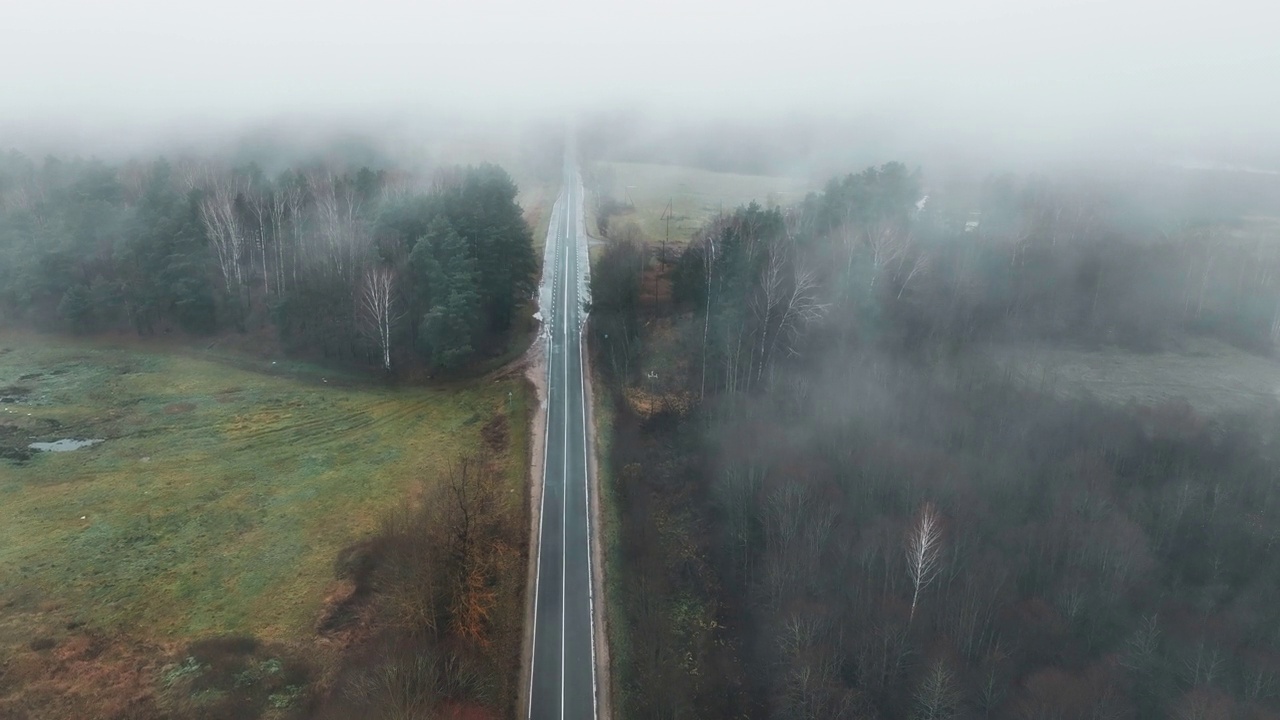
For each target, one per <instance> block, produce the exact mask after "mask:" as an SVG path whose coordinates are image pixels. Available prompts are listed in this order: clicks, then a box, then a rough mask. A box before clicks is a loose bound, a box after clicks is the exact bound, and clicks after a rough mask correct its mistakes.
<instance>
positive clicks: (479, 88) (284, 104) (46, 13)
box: [0, 0, 1280, 139]
mask: <svg viewBox="0 0 1280 720" xmlns="http://www.w3.org/2000/svg"><path fill="white" fill-rule="evenodd" d="M1273 4H1274V3H1273V2H1270V1H1269V0H1248V1H1246V0H1217V1H1210V0H1202V1H1199V2H1187V1H1184V0H1110V1H1106V2H1093V1H1085V0H882V1H880V2H864V1H862V0H845V1H843V2H815V1H813V0H771V1H768V2H762V1H761V0H735V1H733V2H728V1H721V0H692V1H691V0H630V1H628V2H624V3H614V2H602V1H596V2H586V1H585V0H552V1H551V2H513V1H511V0H501V1H494V0H489V1H485V0H478V1H477V0H457V1H454V2H438V1H433V0H419V1H417V2H410V1H407V0H363V1H359V2H357V1H355V0H306V1H303V0H297V1H289V2H286V1H285V0H201V1H200V2H184V1H182V0H112V1H106V0H0V6H2V12H0V27H2V34H0V38H2V40H0V119H3V120H5V121H7V122H8V123H9V124H10V125H12V124H13V123H14V122H22V121H26V120H36V121H40V122H44V121H46V120H47V119H49V118H56V119H67V118H75V119H76V120H77V121H81V122H88V123H103V124H107V123H120V122H127V123H169V122H174V121H181V120H183V119H186V118H196V117H199V118H205V119H216V120H223V119H231V120H246V119H258V118H263V117H266V116H271V115H278V114H281V113H288V114H290V115H295V116H296V115H300V114H301V115H304V116H305V115H307V114H311V113H314V114H324V113H329V114H333V113H353V112H354V113H363V112H366V111H368V112H371V113H385V112H388V111H403V110H425V111H431V112H442V111H447V112H455V113H456V112H463V113H469V112H484V113H487V114H489V115H497V114H505V113H512V112H518V111H533V112H551V111H558V110H560V109H564V108H575V107H584V106H586V107H591V106H596V105H600V104H608V103H619V102H642V103H645V104H649V105H652V106H654V107H656V108H661V109H666V110H668V111H670V110H672V109H676V108H680V109H687V111H689V112H692V113H717V112H718V113H731V112H739V113H741V112H751V113H771V114H786V113H791V112H807V113H823V112H839V113H855V114H856V113H868V112H875V113H881V114H885V115H895V114H898V115H903V116H910V117H911V118H912V119H913V120H916V121H919V122H922V123H924V124H926V125H931V126H945V125H954V126H956V127H960V128H965V129H971V128H980V127H986V128H990V129H991V131H992V132H994V133H1004V132H1008V133H1015V134H1020V135H1028V134H1031V135H1034V136H1043V137H1045V138H1046V139H1054V138H1057V137H1078V136H1080V135H1087V134H1088V133H1092V132H1098V131H1102V130H1114V129H1117V128H1121V129H1129V128H1140V129H1142V131H1143V132H1147V131H1149V132H1150V133H1152V134H1153V135H1158V136H1161V137H1168V138H1181V137H1185V138H1196V137H1211V138H1219V139H1220V138H1222V137H1229V136H1244V135H1253V134H1266V133H1268V132H1274V131H1275V129H1276V128H1280V39H1277V35H1276V32H1277V31H1276V28H1277V27H1278V26H1280V10H1276V9H1273V8H1272V5H1273Z"/></svg>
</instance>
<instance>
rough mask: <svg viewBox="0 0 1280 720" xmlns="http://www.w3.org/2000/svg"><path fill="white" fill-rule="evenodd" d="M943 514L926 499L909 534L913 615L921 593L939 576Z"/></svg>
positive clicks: (908, 566)
mask: <svg viewBox="0 0 1280 720" xmlns="http://www.w3.org/2000/svg"><path fill="white" fill-rule="evenodd" d="M941 558H942V516H941V515H939V514H938V511H937V509H936V508H934V507H933V503H925V505H924V507H923V508H921V509H920V514H919V515H918V516H917V517H916V521H915V524H913V525H912V526H911V531H910V532H909V533H908V535H907V571H908V572H909V573H910V574H911V586H912V590H911V615H910V618H909V619H908V622H911V621H912V620H914V619H915V616H916V607H917V606H918V605H919V604H920V593H921V592H923V591H924V590H925V589H926V588H928V587H929V584H930V583H932V582H933V581H934V579H935V578H936V577H938V571H939V570H941V567H942V563H941Z"/></svg>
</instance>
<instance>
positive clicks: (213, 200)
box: [200, 174, 245, 303]
mask: <svg viewBox="0 0 1280 720" xmlns="http://www.w3.org/2000/svg"><path fill="white" fill-rule="evenodd" d="M240 190H241V185H240V183H239V182H238V181H237V180H236V179H235V178H234V177H232V176H231V175H229V174H223V175H213V174H210V178H209V186H208V189H207V191H206V193H205V196H204V198H203V199H202V200H201V202H200V221H201V222H202V223H203V224H204V228H205V233H206V234H207V235H208V237H209V242H210V243H212V244H213V247H214V251H215V253H216V254H217V256H218V268H219V270H221V272H222V281H223V284H224V285H225V286H226V289H227V294H228V295H230V296H231V297H233V298H235V299H236V302H237V303H239V302H240V299H241V295H242V290H243V288H244V275H243V272H242V271H241V268H240V257H241V255H242V254H243V253H244V245H245V229H244V226H243V223H241V221H240V217H239V214H238V213H237V212H236V197H237V196H238V195H239V194H240Z"/></svg>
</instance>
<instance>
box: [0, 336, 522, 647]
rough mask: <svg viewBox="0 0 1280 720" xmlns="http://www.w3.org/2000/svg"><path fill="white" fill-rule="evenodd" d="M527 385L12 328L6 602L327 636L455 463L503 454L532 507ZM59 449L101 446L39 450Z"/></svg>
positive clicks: (187, 626)
mask: <svg viewBox="0 0 1280 720" xmlns="http://www.w3.org/2000/svg"><path fill="white" fill-rule="evenodd" d="M525 392H526V391H525V386H524V384H523V383H522V381H521V380H520V379H519V378H518V377H509V378H508V377H504V378H499V379H494V378H492V377H490V378H486V379H478V380H473V381H468V382H464V383H455V384H450V385H448V386H445V387H435V388H423V387H391V386H381V385H377V384H369V383H363V384H362V383H360V382H357V381H355V380H353V379H352V378H349V377H343V376H339V375H336V374H331V373H328V372H327V371H324V370H320V369H317V368H308V367H306V366H302V365H298V364H286V363H284V362H280V363H279V364H278V365H273V364H272V363H271V362H269V361H265V360H243V359H242V360H239V361H236V362H230V361H229V360H228V358H211V357H208V356H204V355H202V354H200V353H196V352H190V351H188V352H174V351H171V350H170V351H157V350H149V349H146V348H143V349H139V347H138V346H129V345H127V344H110V343H106V342H101V341H76V340H66V339H55V338H49V337H45V336H41V335H33V334H16V333H11V332H0V401H2V402H0V607H3V606H4V602H3V601H4V600H6V598H7V599H8V601H10V602H13V601H14V600H15V598H16V599H19V600H20V601H22V602H23V604H25V605H36V604H38V605H39V606H41V607H42V608H46V609H48V610H51V611H55V612H57V613H59V614H63V615H65V616H67V617H68V618H70V619H73V620H74V621H78V622H82V623H85V624H86V625H87V626H89V627H91V628H97V629H100V630H102V631H106V632H125V633H129V634H131V635H141V636H147V637H151V638H154V639H157V640H165V639H173V640H181V639H184V638H191V637H204V636H212V635H221V634H228V633H246V634H252V635H255V636H257V637H259V638H262V639H266V640H284V639H290V638H298V637H301V636H305V635H308V634H312V633H314V627H315V623H316V620H317V618H318V616H319V615H320V614H321V612H322V610H323V605H324V602H325V597H326V594H327V593H328V592H329V591H330V589H331V588H332V585H333V583H334V577H335V575H334V563H335V558H336V557H337V556H338V555H339V553H340V552H341V550H342V549H343V548H344V547H346V546H348V545H350V544H352V543H353V542H356V541H358V540H360V539H361V538H363V537H366V536H368V535H369V534H370V533H371V532H372V531H373V530H374V529H375V528H376V525H377V522H378V518H379V517H380V515H381V514H382V513H383V512H384V511H385V510H386V509H387V508H389V507H391V506H393V505H396V504H400V503H404V502H407V501H408V500H409V499H410V498H411V497H412V495H413V493H414V489H415V488H420V487H421V481H422V480H423V479H430V478H432V477H436V476H437V475H438V473H439V471H441V470H442V469H443V468H444V467H445V466H446V465H447V464H448V463H449V462H451V461H453V460H455V459H457V458H458V457H459V456H461V455H463V454H473V455H478V456H485V457H489V458H491V459H495V460H496V461H497V462H499V463H500V464H501V466H502V467H505V468H506V470H507V472H508V473H509V477H510V478H511V480H512V488H511V493H512V497H513V501H514V499H515V498H520V497H522V496H521V495H520V494H519V490H518V488H520V487H522V484H521V483H522V481H523V477H524V473H525V468H524V462H525V457H524V455H525V452H524V443H525V438H526V436H527V432H526V427H525V418H526V407H525V403H526V402H527V398H526V394H525ZM497 416H504V417H505V418H506V419H508V421H509V426H508V427H507V428H506V430H507V432H504V433H499V435H501V436H502V437H503V438H504V440H503V441H502V442H501V443H500V444H495V443H494V442H493V436H494V433H493V432H492V428H493V427H494V425H495V424H501V423H502V422H503V420H502V419H501V418H499V419H497V420H495V417H497ZM487 425H488V426H489V428H490V431H489V432H485V433H482V430H484V428H485V427H486V426H487ZM485 436H489V440H486V439H485ZM62 438H84V439H101V440H102V441H103V442H101V443H99V444H97V445H94V446H92V447H88V448H84V449H81V450H76V451H72V452H62V453H53V452H43V453H34V454H28V452H27V446H28V445H29V443H31V442H36V441H54V440H58V439H62ZM506 438H509V441H507V440H505V439H506ZM2 612H3V611H2V610H0V613H2Z"/></svg>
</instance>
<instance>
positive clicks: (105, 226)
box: [0, 153, 536, 371]
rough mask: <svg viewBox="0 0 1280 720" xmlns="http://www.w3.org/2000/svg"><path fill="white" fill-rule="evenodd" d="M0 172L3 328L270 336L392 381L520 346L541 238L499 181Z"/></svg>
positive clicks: (185, 167)
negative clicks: (51, 325) (513, 338)
mask: <svg viewBox="0 0 1280 720" xmlns="http://www.w3.org/2000/svg"><path fill="white" fill-rule="evenodd" d="M420 188H422V184H421V183H420V182H419V181H417V180H416V179H415V178H414V177H413V176H411V175H410V174H408V173H406V172H404V171H401V170H397V169H394V168H389V169H388V168H384V169H378V170H374V169H370V168H367V167H362V168H358V169H357V168H338V167H332V166H329V165H325V164H320V163H317V164H314V165H309V166H305V167H297V168H293V169H290V170H286V171H284V172H282V173H280V174H279V175H278V176H277V177H274V178H269V177H267V176H266V175H265V173H263V172H262V170H261V169H260V168H258V167H257V166H255V165H248V166H244V167H225V166H223V165H220V164H219V163H218V162H217V161H216V160H200V159H183V160H180V161H178V162H176V163H171V162H169V161H167V160H164V159H160V160H156V161H154V162H150V163H140V162H131V163H126V164H122V165H115V166H113V165H108V164H106V163H103V162H100V161H97V160H82V159H72V160H59V159H57V158H47V159H46V160H44V161H43V162H35V161H33V160H31V159H28V158H26V157H24V156H22V155H19V154H16V153H10V154H8V155H5V156H3V158H2V159H0V308H2V309H0V312H2V313H3V315H2V316H0V317H4V318H8V319H10V320H14V321H20V322H34V323H39V322H46V321H54V322H58V323H61V324H62V326H63V327H65V328H67V329H69V330H74V331H78V332H94V331H108V330H121V329H132V330H133V331H136V332H137V333H139V334H142V335H149V334H155V333H157V332H170V331H173V330H178V331H182V332H189V333H217V332H228V331H238V332H242V333H250V332H258V331H266V332H268V333H270V334H271V335H273V336H274V337H276V338H277V339H278V340H279V341H280V342H281V343H282V344H283V346H284V347H285V348H286V349H287V350H289V351H292V352H297V353H302V354H306V355H312V356H318V357H322V358H325V359H328V360H331V361H336V362H344V363H352V364H361V365H370V366H376V367H380V368H381V369H382V370H384V371H392V370H400V369H411V368H414V367H427V368H432V369H440V370H456V369H458V368H460V367H462V366H464V365H466V364H467V363H469V362H471V361H473V360H475V359H477V358H480V357H485V356H488V355H492V354H497V353H500V352H501V350H502V349H503V348H504V347H505V344H506V343H507V342H508V340H509V337H510V335H511V331H512V329H513V327H514V326H515V325H516V321H517V318H518V313H519V307H520V306H521V304H522V303H524V302H526V301H527V299H528V298H529V297H530V296H531V294H532V291H533V284H534V282H535V280H534V277H533V275H534V272H535V270H536V259H535V256H534V254H533V248H532V237H531V232H530V230H529V228H528V227H527V225H526V224H525V222H524V219H523V214H522V211H521V209H520V207H519V205H518V204H517V203H516V193H517V189H516V186H515V183H514V182H513V181H512V180H511V178H510V177H509V176H508V175H507V173H506V172H505V171H503V170H502V169H501V168H498V167H496V166H492V165H482V166H479V167H467V168H446V169H442V170H439V171H437V172H436V173H435V174H434V176H433V177H432V178H431V181H430V184H429V185H428V186H427V187H426V188H425V189H420Z"/></svg>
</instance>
